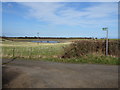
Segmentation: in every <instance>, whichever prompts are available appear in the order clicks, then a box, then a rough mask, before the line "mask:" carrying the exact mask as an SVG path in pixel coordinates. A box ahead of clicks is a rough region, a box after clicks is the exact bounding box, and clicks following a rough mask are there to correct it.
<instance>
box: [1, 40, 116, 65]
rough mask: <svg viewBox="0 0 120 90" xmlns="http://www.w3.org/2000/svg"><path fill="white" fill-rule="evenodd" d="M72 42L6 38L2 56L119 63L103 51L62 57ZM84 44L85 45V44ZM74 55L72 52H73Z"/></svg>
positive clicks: (57, 60) (67, 61)
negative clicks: (10, 39)
mask: <svg viewBox="0 0 120 90" xmlns="http://www.w3.org/2000/svg"><path fill="white" fill-rule="evenodd" d="M70 45H71V42H66V43H39V44H38V43H33V42H15V41H9V40H5V41H3V42H2V44H1V47H2V58H14V57H16V58H23V59H28V60H30V59H31V60H45V61H54V62H64V63H93V64H94V63H95V64H118V58H117V57H113V56H107V57H106V56H105V55H104V54H101V53H99V52H98V53H97V54H96V53H90V54H85V55H82V56H81V57H71V58H62V55H64V54H65V52H66V51H67V50H66V49H65V48H69V46H70ZM83 46H84V45H83ZM71 55H72V54H71Z"/></svg>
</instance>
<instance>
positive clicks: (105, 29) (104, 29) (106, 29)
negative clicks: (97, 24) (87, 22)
mask: <svg viewBox="0 0 120 90" xmlns="http://www.w3.org/2000/svg"><path fill="white" fill-rule="evenodd" d="M102 30H103V31H106V56H108V28H107V27H106V28H102Z"/></svg>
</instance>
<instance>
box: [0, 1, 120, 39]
mask: <svg viewBox="0 0 120 90" xmlns="http://www.w3.org/2000/svg"><path fill="white" fill-rule="evenodd" d="M2 15H3V18H2V19H3V20H2V24H3V29H2V31H3V35H5V36H37V33H38V32H39V36H41V37H42V36H43V37H46V36H47V37H98V38H103V37H105V34H106V32H105V31H102V28H103V27H108V28H109V38H117V37H118V3H117V2H102V3H101V2H34V3H33V2H17V3H15V2H9V3H8V2H4V3H2Z"/></svg>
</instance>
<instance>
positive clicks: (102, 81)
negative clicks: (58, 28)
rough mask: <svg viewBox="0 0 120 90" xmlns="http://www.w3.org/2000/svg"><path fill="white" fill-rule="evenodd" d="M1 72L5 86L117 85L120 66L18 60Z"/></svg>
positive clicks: (88, 86) (70, 86) (4, 67)
mask: <svg viewBox="0 0 120 90" xmlns="http://www.w3.org/2000/svg"><path fill="white" fill-rule="evenodd" d="M8 61H10V60H9V59H3V63H5V62H8ZM2 72H3V77H2V79H3V88H118V66H117V65H99V64H98V65H97V64H65V63H55V62H44V61H36V60H21V59H15V60H13V61H11V62H9V63H7V64H4V65H3V66H2Z"/></svg>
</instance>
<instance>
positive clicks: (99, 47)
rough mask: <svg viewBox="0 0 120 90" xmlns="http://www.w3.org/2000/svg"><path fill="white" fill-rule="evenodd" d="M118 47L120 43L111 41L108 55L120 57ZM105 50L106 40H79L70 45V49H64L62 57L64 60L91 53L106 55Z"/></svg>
mask: <svg viewBox="0 0 120 90" xmlns="http://www.w3.org/2000/svg"><path fill="white" fill-rule="evenodd" d="M118 47H120V41H118V40H111V41H109V47H108V49H109V51H108V54H109V55H112V56H118V55H119V54H118V51H119V48H118ZM105 50H106V41H104V40H78V41H74V42H73V43H72V44H70V46H69V47H66V48H64V51H65V53H64V55H62V58H74V57H81V56H83V55H86V54H89V53H90V54H91V53H101V54H105Z"/></svg>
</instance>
